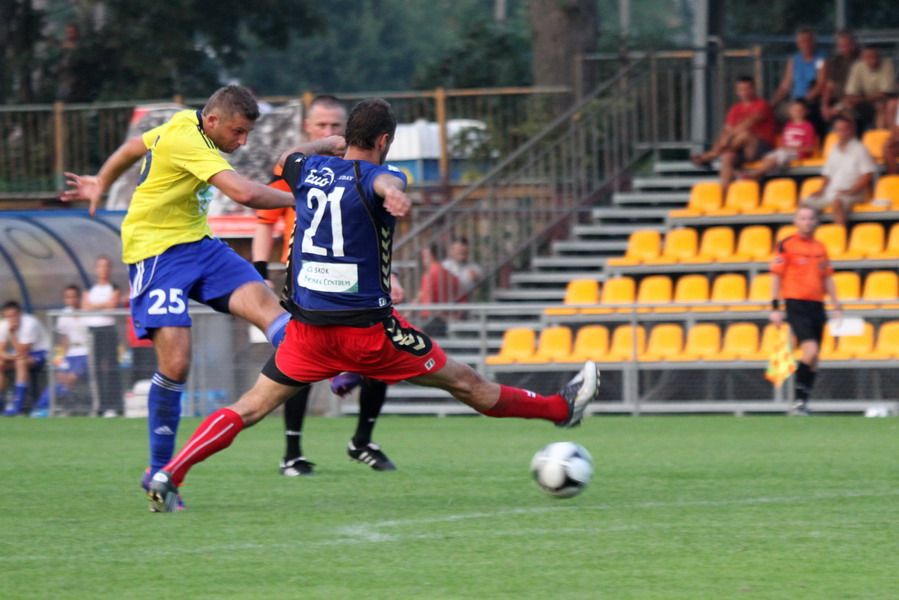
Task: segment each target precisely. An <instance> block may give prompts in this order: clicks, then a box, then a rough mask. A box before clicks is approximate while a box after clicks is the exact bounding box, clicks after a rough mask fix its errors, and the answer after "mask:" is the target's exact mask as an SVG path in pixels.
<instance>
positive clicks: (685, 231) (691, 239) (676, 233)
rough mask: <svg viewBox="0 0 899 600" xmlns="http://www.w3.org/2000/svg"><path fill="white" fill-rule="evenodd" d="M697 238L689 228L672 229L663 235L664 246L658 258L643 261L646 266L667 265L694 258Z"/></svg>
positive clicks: (693, 230) (694, 231) (694, 232)
mask: <svg viewBox="0 0 899 600" xmlns="http://www.w3.org/2000/svg"><path fill="white" fill-rule="evenodd" d="M697 242H698V236H697V235H696V230H695V229H692V228H690V227H684V228H680V229H672V230H671V231H669V232H668V233H667V234H665V245H664V247H663V248H662V254H661V255H660V256H659V257H658V258H650V259H647V260H644V261H643V264H647V265H667V264H672V263H676V262H678V261H681V260H683V259H688V258H692V257H694V256H696V250H697V245H698V244H697Z"/></svg>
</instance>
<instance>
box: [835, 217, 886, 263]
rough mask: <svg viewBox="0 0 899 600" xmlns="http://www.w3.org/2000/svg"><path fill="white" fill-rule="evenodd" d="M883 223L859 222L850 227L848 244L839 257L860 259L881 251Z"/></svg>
mask: <svg viewBox="0 0 899 600" xmlns="http://www.w3.org/2000/svg"><path fill="white" fill-rule="evenodd" d="M883 239H884V232H883V225H881V224H880V223H859V224H858V225H855V226H853V227H852V232H851V233H850V234H849V245H848V247H847V248H846V251H845V252H843V254H842V255H841V256H839V259H842V260H861V259H863V258H870V257H872V256H876V255H878V254H880V253H881V252H883Z"/></svg>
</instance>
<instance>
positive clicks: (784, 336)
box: [765, 325, 796, 387]
mask: <svg viewBox="0 0 899 600" xmlns="http://www.w3.org/2000/svg"><path fill="white" fill-rule="evenodd" d="M795 370H796V360H795V359H794V358H793V346H792V344H790V328H789V327H786V326H783V325H782V326H780V327H778V328H777V345H775V347H774V350H772V351H771V356H770V357H769V359H768V368H767V369H766V370H765V379H767V380H768V381H770V382H771V383H773V384H774V387H780V386H781V385H783V382H784V381H786V380H787V378H788V377H789V376H790V375H792V374H793V372H794V371H795Z"/></svg>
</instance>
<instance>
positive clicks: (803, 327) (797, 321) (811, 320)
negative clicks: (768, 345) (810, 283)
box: [786, 298, 827, 345]
mask: <svg viewBox="0 0 899 600" xmlns="http://www.w3.org/2000/svg"><path fill="white" fill-rule="evenodd" d="M786 305H787V323H789V324H790V329H792V330H793V335H795V336H796V340H797V341H798V342H799V343H800V344H801V343H802V342H804V341H806V340H815V341H816V342H818V344H819V345H820V344H821V337H822V336H823V335H824V324H825V323H827V314H825V312H824V303H823V302H815V301H814V300H791V299H789V298H788V299H787V301H786Z"/></svg>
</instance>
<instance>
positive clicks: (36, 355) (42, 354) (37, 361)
mask: <svg viewBox="0 0 899 600" xmlns="http://www.w3.org/2000/svg"><path fill="white" fill-rule="evenodd" d="M28 356H30V357H31V359H32V360H33V361H34V366H33V367H31V368H32V370H34V371H39V370H40V369H43V368H44V363H46V362H47V351H46V350H35V351H34V352H29V353H28Z"/></svg>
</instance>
